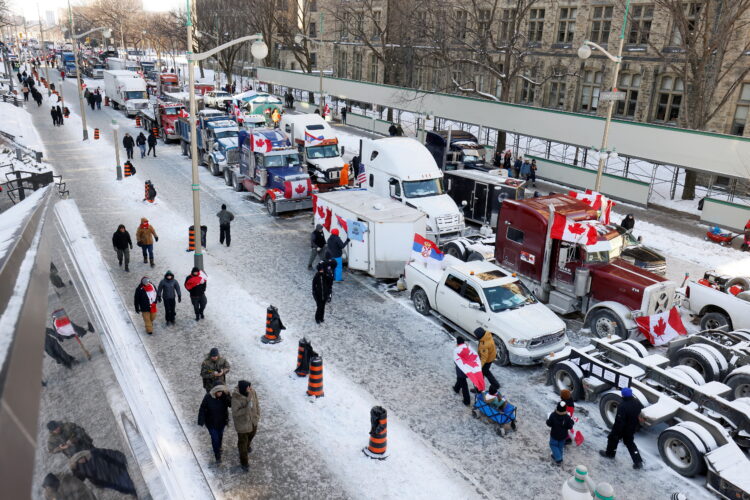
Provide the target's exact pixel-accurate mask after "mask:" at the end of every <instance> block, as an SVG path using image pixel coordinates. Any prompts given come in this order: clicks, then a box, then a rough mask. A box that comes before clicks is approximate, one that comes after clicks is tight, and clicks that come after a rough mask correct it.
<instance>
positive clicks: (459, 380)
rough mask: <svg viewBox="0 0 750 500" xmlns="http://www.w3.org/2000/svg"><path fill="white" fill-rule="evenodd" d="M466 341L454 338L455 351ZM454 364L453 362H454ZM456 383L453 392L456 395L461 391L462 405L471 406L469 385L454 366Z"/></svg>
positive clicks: (461, 372) (463, 374) (464, 376)
mask: <svg viewBox="0 0 750 500" xmlns="http://www.w3.org/2000/svg"><path fill="white" fill-rule="evenodd" d="M465 343H466V341H465V340H464V339H463V337H456V349H459V348H461V347H462V346H463V345H464V344H465ZM454 364H455V361H454ZM455 366H456V383H455V384H453V392H455V393H456V394H458V392H459V391H461V396H462V397H463V401H464V405H466V406H469V405H470V404H471V399H470V398H469V383H468V381H467V377H466V374H465V373H464V372H463V370H461V368H460V367H459V366H458V365H457V364H456V365H455Z"/></svg>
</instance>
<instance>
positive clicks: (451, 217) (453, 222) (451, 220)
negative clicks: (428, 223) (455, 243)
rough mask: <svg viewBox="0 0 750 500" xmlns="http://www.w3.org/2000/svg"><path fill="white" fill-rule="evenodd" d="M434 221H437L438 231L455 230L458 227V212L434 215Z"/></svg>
mask: <svg viewBox="0 0 750 500" xmlns="http://www.w3.org/2000/svg"><path fill="white" fill-rule="evenodd" d="M435 221H436V222H437V226H438V227H437V228H438V231H440V232H441V233H443V232H446V231H451V230H456V229H457V228H458V225H459V221H460V218H459V215H458V214H448V215H441V216H439V217H436V218H435Z"/></svg>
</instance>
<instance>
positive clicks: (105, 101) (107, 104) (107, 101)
mask: <svg viewBox="0 0 750 500" xmlns="http://www.w3.org/2000/svg"><path fill="white" fill-rule="evenodd" d="M104 105H105V106H109V97H107V96H106V95H105V96H104Z"/></svg>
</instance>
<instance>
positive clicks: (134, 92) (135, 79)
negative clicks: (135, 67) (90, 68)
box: [104, 70, 149, 116]
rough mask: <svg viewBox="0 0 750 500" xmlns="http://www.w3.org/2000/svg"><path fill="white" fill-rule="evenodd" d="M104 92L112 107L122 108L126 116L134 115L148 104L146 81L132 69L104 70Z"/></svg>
mask: <svg viewBox="0 0 750 500" xmlns="http://www.w3.org/2000/svg"><path fill="white" fill-rule="evenodd" d="M104 92H105V94H106V96H107V97H108V98H109V100H110V101H111V102H112V107H113V108H115V109H120V108H123V109H124V110H125V114H126V115H127V116H135V115H136V114H138V112H139V111H141V110H143V109H146V108H147V107H148V104H149V101H148V95H147V93H146V81H145V80H144V79H143V78H141V76H140V75H139V74H138V73H135V72H133V71H125V70H107V71H104Z"/></svg>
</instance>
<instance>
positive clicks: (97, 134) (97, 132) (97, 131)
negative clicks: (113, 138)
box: [94, 128, 99, 139]
mask: <svg viewBox="0 0 750 500" xmlns="http://www.w3.org/2000/svg"><path fill="white" fill-rule="evenodd" d="M94 139H99V129H98V128H95V129H94Z"/></svg>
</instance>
